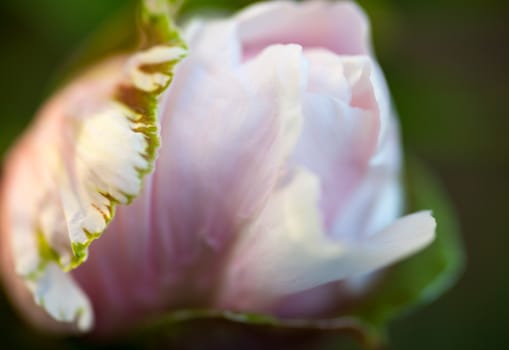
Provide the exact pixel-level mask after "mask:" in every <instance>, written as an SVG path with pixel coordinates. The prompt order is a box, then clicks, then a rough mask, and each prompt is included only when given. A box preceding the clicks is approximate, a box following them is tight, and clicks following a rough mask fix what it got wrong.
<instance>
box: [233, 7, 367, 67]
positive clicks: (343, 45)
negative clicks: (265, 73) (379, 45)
mask: <svg viewBox="0 0 509 350" xmlns="http://www.w3.org/2000/svg"><path fill="white" fill-rule="evenodd" d="M235 20H236V21H237V22H238V26H239V39H240V41H241V42H242V47H243V52H244V57H247V58H249V57H253V56H254V55H256V53H257V52H259V51H260V50H262V49H263V48H264V47H267V46H270V45H273V44H291V43H293V44H299V45H302V46H303V47H304V48H305V49H307V48H326V49H328V50H331V51H333V52H334V53H336V54H338V55H365V54H368V53H369V47H370V43H369V38H368V21H367V18H366V16H365V14H364V12H363V11H362V10H361V9H360V8H359V7H358V6H357V5H356V4H355V3H353V2H350V1H338V2H333V3H331V2H327V1H306V2H303V3H296V2H294V1H269V2H265V3H261V4H255V5H253V6H251V7H248V8H247V9H246V10H244V11H242V12H240V13H239V14H238V15H237V16H236V17H235Z"/></svg>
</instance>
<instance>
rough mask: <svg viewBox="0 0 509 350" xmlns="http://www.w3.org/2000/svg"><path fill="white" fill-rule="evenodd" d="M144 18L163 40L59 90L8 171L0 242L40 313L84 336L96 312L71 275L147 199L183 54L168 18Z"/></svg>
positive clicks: (147, 12) (148, 12)
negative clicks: (111, 227)
mask: <svg viewBox="0 0 509 350" xmlns="http://www.w3.org/2000/svg"><path fill="white" fill-rule="evenodd" d="M156 3H159V2H158V1H155V2H154V1H153V2H151V4H156ZM161 3H162V2H161ZM144 11H145V12H144V16H145V17H146V18H147V19H148V21H147V23H149V24H148V27H147V28H145V29H146V30H148V31H149V32H150V30H152V29H153V30H154V31H155V32H158V33H159V35H160V38H159V39H161V40H164V41H163V42H161V41H157V40H156V41H155V42H153V43H151V44H153V46H150V47H149V48H147V49H146V50H144V51H141V52H138V53H136V54H134V55H132V56H130V57H127V58H114V59H110V60H108V61H106V62H104V63H102V64H101V65H99V66H98V67H96V68H95V69H93V70H91V71H89V72H87V73H85V74H83V75H82V76H81V77H80V78H79V79H78V80H76V81H75V82H74V83H72V84H71V85H69V86H68V87H67V88H65V89H63V90H62V91H60V92H59V93H58V94H57V95H56V96H55V97H54V98H53V99H52V100H50V102H49V103H48V104H47V105H46V106H45V107H44V108H43V110H42V111H41V113H40V114H39V116H38V119H37V122H36V124H35V125H34V126H33V127H32V129H30V130H29V132H28V133H27V134H26V135H25V136H24V137H23V139H22V141H21V142H20V143H19V144H18V146H17V148H16V149H15V150H14V151H13V152H12V154H11V155H10V157H9V159H8V160H7V162H6V165H5V166H6V174H5V180H4V186H3V189H2V206H3V211H4V216H3V218H2V221H3V223H2V231H3V232H2V233H3V236H4V237H3V242H5V243H6V244H9V245H10V248H11V249H12V250H11V251H10V252H9V253H10V254H12V256H11V257H12V259H13V260H14V264H13V265H14V268H15V271H16V273H17V274H18V275H19V276H21V277H22V278H23V279H24V281H25V283H26V285H27V287H28V288H29V289H30V291H31V292H32V293H33V296H34V300H35V302H36V303H37V304H39V305H41V306H43V307H44V309H45V310H46V311H47V312H48V313H49V314H50V315H51V316H52V317H53V318H54V319H56V320H59V321H65V322H76V325H77V326H78V328H79V329H80V330H86V329H89V328H90V327H91V325H92V311H91V308H90V305H89V302H88V299H87V297H86V296H85V295H84V294H83V292H82V291H81V290H80V288H79V287H78V286H77V285H76V284H75V282H74V280H73V279H72V277H71V276H70V275H68V274H66V273H65V272H64V271H68V270H70V269H73V268H75V267H76V266H78V265H79V264H80V263H81V262H83V261H84V260H85V259H86V257H87V248H88V246H89V245H90V243H91V242H92V241H93V240H94V239H96V238H98V237H99V236H100V234H101V233H102V232H103V231H104V229H105V228H106V226H107V224H108V223H109V221H110V220H111V219H112V217H113V214H114V208H115V206H116V205H117V204H126V203H128V202H129V201H130V200H131V199H132V198H133V197H134V196H136V195H137V194H138V193H139V192H140V190H141V185H142V177H143V175H145V174H146V173H148V172H149V171H150V170H151V167H152V162H153V160H154V158H155V150H156V147H157V145H158V130H157V121H156V118H155V108H156V104H157V99H156V97H157V95H158V94H159V93H160V92H162V91H163V90H164V89H165V88H166V86H167V85H168V84H169V82H170V80H171V78H172V68H173V66H174V65H175V64H176V62H178V61H179V60H180V59H181V58H182V57H183V55H184V53H185V50H184V47H183V44H182V42H181V41H180V40H179V38H178V34H177V33H176V32H171V27H169V26H168V23H167V17H166V14H162V13H152V12H151V10H150V8H148V7H147V8H145V9H144ZM161 23H163V24H166V25H162V26H161V28H153V27H157V26H158V25H160V24H161ZM152 34H153V33H152ZM170 39H173V44H172V45H174V46H169V45H167V41H169V40H170ZM8 283H11V284H16V283H19V282H18V281H12V280H8ZM64 295H65V296H66V297H63V296H64ZM49 326H50V325H49Z"/></svg>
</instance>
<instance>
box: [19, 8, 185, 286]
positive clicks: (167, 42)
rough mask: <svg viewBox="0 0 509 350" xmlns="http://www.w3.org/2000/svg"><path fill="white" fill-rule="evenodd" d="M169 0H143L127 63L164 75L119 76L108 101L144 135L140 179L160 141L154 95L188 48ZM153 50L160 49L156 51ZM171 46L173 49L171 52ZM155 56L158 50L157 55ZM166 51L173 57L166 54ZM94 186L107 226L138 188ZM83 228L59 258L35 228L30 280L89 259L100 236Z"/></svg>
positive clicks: (141, 71) (166, 83)
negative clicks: (35, 261) (143, 81)
mask: <svg viewBox="0 0 509 350" xmlns="http://www.w3.org/2000/svg"><path fill="white" fill-rule="evenodd" d="M172 3H173V1H172V0H155V1H152V0H144V1H142V7H141V23H140V32H141V33H140V34H141V37H142V44H141V48H140V49H139V50H138V51H137V52H135V53H133V55H132V56H131V57H133V58H138V60H137V61H136V63H137V65H136V66H133V67H131V68H132V69H133V70H136V71H138V72H139V74H142V75H145V76H146V77H150V76H156V75H160V76H164V77H165V79H164V80H163V81H158V82H156V83H153V84H152V86H150V87H149V88H143V87H140V86H137V85H136V81H135V79H133V81H132V82H119V84H117V86H116V87H115V89H114V91H113V95H112V96H111V102H114V103H116V104H117V105H118V106H120V107H121V108H122V109H124V112H125V113H124V116H125V117H126V118H127V119H128V121H129V123H130V124H131V125H132V126H131V128H132V131H133V132H135V133H138V134H141V135H143V137H144V139H145V141H146V148H145V149H144V151H143V153H142V154H140V156H142V157H143V159H145V161H146V162H147V166H144V167H137V168H135V170H136V173H137V174H138V178H139V179H140V180H141V179H143V177H144V176H145V175H147V174H149V173H151V172H152V170H153V164H154V161H155V158H156V152H157V149H158V147H159V144H160V142H159V135H158V134H159V130H158V126H157V116H156V113H157V106H158V97H159V95H160V94H161V93H162V92H163V91H164V90H165V89H166V88H167V87H168V86H169V84H170V83H171V81H172V79H173V70H174V67H175V65H176V64H177V63H178V62H180V60H181V59H182V58H183V57H184V56H185V52H186V50H187V47H186V45H185V42H184V41H183V40H182V39H181V37H180V34H179V32H178V29H177V27H176V26H175V24H174V23H173V21H172V19H171V18H170V15H171V11H170V10H171V8H172V7H171V6H172V5H171V4H172ZM154 49H156V50H154ZM157 50H158V52H156V51H157ZM171 50H174V51H173V53H172V51H171ZM154 53H155V54H156V55H154ZM158 53H159V54H158ZM154 56H156V57H155V59H154ZM168 57H171V58H170V59H167V58H168ZM145 60H146V61H145ZM96 192H97V193H98V194H99V195H100V196H101V197H102V198H103V199H104V200H105V201H106V203H107V204H104V208H99V207H96V206H94V205H92V206H93V207H94V208H96V209H97V210H98V211H99V212H100V214H101V216H102V218H103V220H104V224H105V227H106V226H107V225H108V224H109V223H110V221H111V220H112V219H113V216H114V213H115V208H116V206H117V205H118V204H121V203H123V204H129V203H131V201H132V200H133V199H134V198H135V197H136V196H137V194H132V193H125V192H123V191H121V190H120V189H118V193H120V194H121V197H116V196H115V195H114V194H113V193H106V192H104V191H101V190H100V189H97V190H96ZM82 231H83V234H84V236H85V237H86V240H84V241H80V242H77V241H72V242H71V249H72V257H71V260H70V261H68V262H65V263H64V262H62V258H61V257H60V256H59V254H58V252H56V251H55V250H54V249H53V248H52V247H51V245H50V243H49V242H48V240H47V239H46V235H45V233H44V232H42V231H39V232H37V233H36V236H37V243H38V250H39V256H40V260H41V261H40V263H39V266H38V268H37V271H33V272H32V273H30V275H28V276H26V277H27V278H29V279H32V280H33V279H34V278H35V279H37V276H39V275H40V273H42V272H43V271H44V269H45V267H46V266H47V264H48V263H50V262H55V263H57V264H58V265H59V266H60V267H61V268H62V270H64V271H70V270H72V269H74V268H76V267H78V266H79V265H80V264H81V263H83V262H84V261H85V260H86V259H87V255H88V247H89V246H90V245H91V243H92V242H93V241H94V240H95V239H97V238H99V237H100V236H101V234H102V231H101V232H90V231H88V230H87V229H86V228H84V227H83V228H82Z"/></svg>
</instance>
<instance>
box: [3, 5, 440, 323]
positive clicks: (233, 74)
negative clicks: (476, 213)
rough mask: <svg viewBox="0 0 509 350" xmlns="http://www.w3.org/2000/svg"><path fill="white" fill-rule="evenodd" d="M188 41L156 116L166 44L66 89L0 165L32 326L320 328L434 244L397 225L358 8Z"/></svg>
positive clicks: (249, 13)
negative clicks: (227, 315) (238, 323)
mask: <svg viewBox="0 0 509 350" xmlns="http://www.w3.org/2000/svg"><path fill="white" fill-rule="evenodd" d="M161 3H162V2H157V1H147V2H146V4H147V9H148V10H147V11H149V12H150V11H153V12H154V13H156V12H157V11H156V10H157V9H156V10H154V7H157V6H156V5H157V4H161ZM170 32H171V31H170ZM173 35H176V34H174V33H173ZM185 39H186V41H187V44H188V47H189V52H188V57H187V58H185V59H184V60H183V61H182V62H181V63H180V64H179V65H178V67H177V68H176V70H175V72H174V79H173V82H172V84H171V86H170V87H169V89H168V90H167V91H166V92H164V93H163V95H162V97H161V98H160V105H159V108H158V110H157V115H155V114H154V113H155V111H154V107H155V102H156V96H157V95H158V94H159V93H162V92H163V90H164V88H165V86H166V85H167V84H168V83H169V81H170V79H171V77H172V75H173V73H172V69H173V66H174V64H175V63H176V62H177V61H178V60H179V59H180V58H181V57H182V56H183V46H182V45H180V46H179V45H177V46H168V45H166V44H165V43H167V41H166V42H162V43H156V45H153V46H151V47H149V48H147V49H146V50H145V51H142V52H139V53H137V54H135V55H133V56H130V57H127V56H118V57H115V58H112V59H109V60H107V61H105V62H103V63H101V64H99V65H98V66H96V67H94V68H93V69H92V70H90V71H88V72H87V73H85V74H83V75H82V76H80V77H79V78H77V79H76V80H75V81H74V82H73V83H71V84H70V85H68V86H67V87H65V88H64V89H62V90H61V91H60V92H58V93H57V94H56V95H55V96H54V97H53V98H52V99H51V100H50V101H49V102H48V103H47V104H46V106H45V107H44V108H43V109H42V110H41V112H40V113H39V116H38V118H37V121H36V122H35V123H34V125H33V126H32V127H31V128H30V130H29V131H28V132H27V133H26V134H25V135H24V136H23V138H22V139H21V141H20V142H19V143H18V144H17V145H16V146H15V147H14V149H13V150H12V152H11V153H10V156H9V157H8V159H7V160H6V163H5V176H4V180H3V187H2V192H1V196H2V197H1V204H2V212H1V215H2V217H1V225H2V226H1V229H2V235H1V239H2V249H3V254H2V255H3V260H2V269H3V272H4V273H3V277H4V280H5V283H6V286H7V287H8V289H9V291H10V294H11V296H12V297H13V299H14V300H15V302H16V303H17V304H18V305H19V306H20V307H21V308H22V309H23V312H24V314H25V316H26V317H27V318H29V319H30V320H31V321H33V322H34V323H36V324H37V325H38V326H40V327H42V328H46V329H47V328H51V329H55V328H58V329H60V330H65V331H69V329H70V327H68V326H65V324H71V328H72V325H73V324H75V325H76V326H77V327H78V329H80V330H89V329H91V328H92V327H94V329H95V330H96V331H97V332H103V333H108V332H114V331H117V330H119V329H124V328H126V327H131V326H133V325H135V324H137V323H138V322H140V320H143V319H146V318H148V317H152V316H154V315H159V314H163V313H165V312H169V311H172V310H178V309H189V308H210V309H219V310H232V311H242V312H258V313H266V314H272V315H276V316H280V317H316V316H319V315H321V314H323V313H324V312H325V310H327V309H328V308H329V309H330V308H331V307H332V306H333V305H337V303H338V299H341V298H343V297H345V293H346V291H347V290H348V288H347V287H345V285H344V283H343V284H341V285H339V284H338V283H339V282H345V281H353V280H357V279H359V278H362V277H363V276H366V274H369V273H371V272H374V271H377V270H379V269H381V268H384V267H386V266H388V265H389V264H392V263H394V262H396V261H398V260H400V259H403V258H405V257H407V256H409V255H411V254H413V253H415V252H416V251H418V250H420V249H422V248H423V247H425V246H426V245H427V244H429V243H430V242H431V241H432V240H433V237H434V231H435V221H434V219H433V217H432V216H431V214H430V213H429V212H419V213H415V214H411V215H408V216H404V217H401V218H400V215H401V210H402V203H401V184H400V162H401V159H400V158H401V155H400V145H399V135H398V126H397V121H396V119H395V116H394V113H393V111H392V109H391V104H390V99H389V94H388V90H387V87H386V85H385V82H384V78H383V75H382V73H381V70H380V69H379V67H378V65H377V63H376V61H375V60H374V57H373V55H372V54H371V50H370V46H369V38H368V22H367V19H366V18H365V15H364V14H363V12H362V11H361V9H360V8H358V7H357V5H355V4H353V3H351V2H338V3H327V2H323V1H313V2H305V3H300V4H298V3H293V2H286V1H276V2H267V3H260V4H256V5H254V6H251V7H249V8H247V9H245V10H243V11H241V12H240V13H238V14H237V15H235V16H233V17H232V18H228V19H214V20H212V19H208V20H205V19H202V20H199V19H198V20H195V21H193V22H192V23H190V24H189V25H188V27H187V28H186V31H185ZM159 124H160V125H159ZM158 129H160V130H158ZM159 132H160V135H159V134H158V133H159ZM159 137H160V141H159V140H158V139H159ZM158 142H160V143H161V147H160V148H159V149H158V156H157V160H156V161H155V163H154V164H152V162H153V159H154V157H155V153H156V148H157V144H158ZM152 166H153V168H154V171H153V172H151V168H152ZM142 181H143V182H144V183H143V187H142ZM140 191H141V193H140ZM138 194H139V196H138V197H137V198H136V199H135V200H134V201H133V202H132V203H131V204H129V203H130V201H131V199H133V198H134V197H135V196H137V195H138ZM119 204H120V205H119ZM122 204H129V205H122ZM117 205H119V206H118V207H117ZM115 207H116V214H115V217H114V219H113V220H112V218H113V214H114V211H115ZM110 220H112V221H111V223H110ZM104 230H105V232H104V234H103V235H102V232H103V231H104ZM99 236H101V237H100V238H99ZM96 238H99V239H97V241H95V242H93V243H92V241H93V240H95V239H96ZM89 245H90V249H89ZM33 301H35V303H36V304H39V305H40V306H41V307H39V306H36V305H34V302H33ZM42 309H45V311H46V312H47V313H48V314H49V315H50V317H51V318H52V319H55V320H58V321H60V322H58V323H57V322H54V321H51V322H50V321H48V319H49V317H48V315H47V314H46V313H44V312H43V311H42Z"/></svg>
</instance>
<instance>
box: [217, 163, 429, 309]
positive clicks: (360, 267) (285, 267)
mask: <svg viewBox="0 0 509 350" xmlns="http://www.w3.org/2000/svg"><path fill="white" fill-rule="evenodd" d="M319 196H320V184H319V182H318V179H317V177H316V176H315V175H313V174H312V173H309V172H307V171H305V170H300V171H298V172H297V173H296V174H295V176H294V178H293V180H292V181H291V182H290V183H288V184H287V185H286V186H284V187H283V188H282V189H281V190H280V191H278V192H276V193H275V194H274V196H273V197H272V198H271V200H270V202H269V203H268V205H267V207H266V208H265V209H264V210H263V212H262V213H261V214H260V217H259V218H258V220H257V221H256V222H255V223H253V225H252V226H251V227H250V228H249V229H248V230H247V231H246V232H245V235H244V237H242V240H241V241H240V243H239V245H238V246H237V247H236V250H235V252H234V254H233V256H232V260H231V262H230V268H229V271H228V273H227V274H226V277H225V283H224V289H223V291H222V292H223V293H222V295H221V298H220V301H219V303H220V304H221V305H228V306H230V307H234V308H240V309H256V308H258V307H260V305H264V304H265V303H270V302H271V301H273V300H274V298H277V297H280V296H284V295H289V294H292V293H296V292H299V291H303V290H306V289H309V288H312V287H315V286H319V285H322V284H325V283H327V282H331V281H336V280H341V279H345V278H348V277H352V276H356V275H359V274H365V273H369V272H372V271H374V270H376V269H379V268H382V267H385V266H387V265H388V264H391V263H393V262H395V261H398V260H399V259H402V258H404V257H406V256H408V255H410V254H412V253H414V252H415V251H417V250H419V249H421V248H423V247H424V246H426V245H427V244H429V243H430V242H431V240H432V239H433V237H434V230H435V221H434V219H433V218H432V217H431V215H430V213H427V212H423V213H418V214H413V215H410V216H407V217H405V218H402V219H400V220H397V221H396V222H395V223H393V224H392V225H391V226H389V227H388V228H387V229H385V230H383V231H382V232H380V233H378V234H376V235H373V236H371V237H369V238H367V239H365V240H362V241H359V242H355V243H349V242H340V241H334V240H333V239H332V238H331V237H328V236H326V235H325V234H324V232H323V228H322V222H321V214H320V211H319V209H318V200H319Z"/></svg>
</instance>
